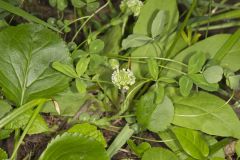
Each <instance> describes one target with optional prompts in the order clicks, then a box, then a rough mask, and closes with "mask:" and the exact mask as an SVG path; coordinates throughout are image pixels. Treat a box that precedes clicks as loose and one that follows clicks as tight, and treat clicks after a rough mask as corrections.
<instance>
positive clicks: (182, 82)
mask: <svg viewBox="0 0 240 160" xmlns="http://www.w3.org/2000/svg"><path fill="white" fill-rule="evenodd" d="M179 86H180V93H181V94H182V96H184V97H187V96H188V95H189V94H190V92H191V89H192V87H193V81H192V79H190V78H189V77H188V76H182V77H181V78H180V79H179Z"/></svg>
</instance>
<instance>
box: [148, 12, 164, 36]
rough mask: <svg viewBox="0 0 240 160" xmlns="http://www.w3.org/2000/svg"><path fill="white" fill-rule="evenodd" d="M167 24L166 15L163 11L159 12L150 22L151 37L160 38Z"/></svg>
mask: <svg viewBox="0 0 240 160" xmlns="http://www.w3.org/2000/svg"><path fill="white" fill-rule="evenodd" d="M166 23H167V13H166V11H164V10H160V11H159V12H158V13H157V15H156V16H155V18H154V20H153V22H152V28H151V35H152V38H156V37H157V36H161V35H162V34H163V33H164V31H165V30H164V26H165V25H166Z"/></svg>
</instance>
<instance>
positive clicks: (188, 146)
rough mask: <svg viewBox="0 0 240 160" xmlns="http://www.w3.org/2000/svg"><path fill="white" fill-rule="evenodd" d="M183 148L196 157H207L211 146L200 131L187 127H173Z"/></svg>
mask: <svg viewBox="0 0 240 160" xmlns="http://www.w3.org/2000/svg"><path fill="white" fill-rule="evenodd" d="M172 131H173V132H174V134H175V136H176V137H177V139H178V141H179V143H180V145H181V146H182V148H183V150H184V151H185V152H186V153H187V154H189V155H190V156H192V157H193V158H196V159H200V160H201V159H205V158H206V157H207V156H208V154H209V147H208V144H207V142H206V141H205V139H203V137H202V136H201V134H200V133H199V132H198V131H194V130H192V129H187V128H179V127H175V128H172Z"/></svg>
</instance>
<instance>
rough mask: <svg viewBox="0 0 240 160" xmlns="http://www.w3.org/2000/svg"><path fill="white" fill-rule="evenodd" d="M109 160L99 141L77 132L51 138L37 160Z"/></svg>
mask: <svg viewBox="0 0 240 160" xmlns="http://www.w3.org/2000/svg"><path fill="white" fill-rule="evenodd" d="M58 159H66V160H70V159H84V160H96V159H97V160H109V158H108V156H107V153H106V151H105V149H104V147H103V145H102V144H101V143H99V142H98V141H96V140H94V139H93V138H89V137H87V136H84V135H81V134H79V133H64V134H63V135H61V136H57V137H56V138H55V139H53V140H52V141H51V142H50V143H49V144H48V146H47V148H46V149H45V151H44V152H43V153H42V155H41V156H40V158H39V160H58Z"/></svg>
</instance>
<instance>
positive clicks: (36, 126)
mask: <svg viewBox="0 0 240 160" xmlns="http://www.w3.org/2000/svg"><path fill="white" fill-rule="evenodd" d="M32 114H33V111H28V112H25V113H23V114H21V115H20V116H18V117H17V118H15V119H14V120H12V121H11V122H10V123H8V124H7V125H6V126H5V129H8V130H15V129H19V128H22V129H24V128H25V127H26V125H27V123H28V121H29V120H30V118H31V117H32ZM47 131H49V129H48V125H47V123H46V122H45V120H44V119H43V118H42V116H41V115H37V117H36V119H35V121H34V122H33V125H32V126H31V127H30V129H29V131H28V134H38V133H43V132H47Z"/></svg>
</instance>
